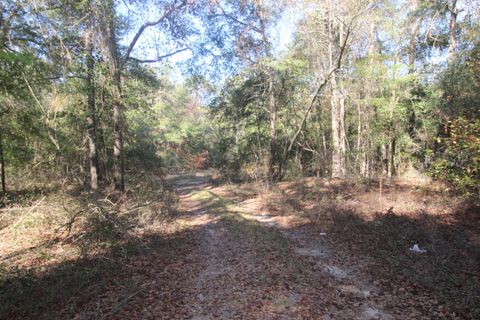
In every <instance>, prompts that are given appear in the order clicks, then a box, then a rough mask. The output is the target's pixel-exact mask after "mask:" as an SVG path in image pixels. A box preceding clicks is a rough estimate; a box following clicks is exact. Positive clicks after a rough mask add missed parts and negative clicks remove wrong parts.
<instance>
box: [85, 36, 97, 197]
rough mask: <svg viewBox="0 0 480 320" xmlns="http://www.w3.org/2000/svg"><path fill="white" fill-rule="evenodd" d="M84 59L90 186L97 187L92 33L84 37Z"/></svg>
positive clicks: (95, 188)
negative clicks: (85, 66)
mask: <svg viewBox="0 0 480 320" xmlns="http://www.w3.org/2000/svg"><path fill="white" fill-rule="evenodd" d="M85 42H86V44H85V47H86V60H87V77H86V82H87V117H86V119H85V122H86V125H87V130H86V138H87V149H88V150H87V152H88V159H89V167H90V188H91V189H92V190H97V189H98V156H97V125H96V108H95V81H94V75H95V70H94V67H95V61H94V58H93V42H92V35H91V34H87V36H86V39H85Z"/></svg>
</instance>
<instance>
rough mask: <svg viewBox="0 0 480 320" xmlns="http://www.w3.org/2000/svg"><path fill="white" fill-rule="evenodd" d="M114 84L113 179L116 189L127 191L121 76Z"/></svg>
mask: <svg viewBox="0 0 480 320" xmlns="http://www.w3.org/2000/svg"><path fill="white" fill-rule="evenodd" d="M117 77H118V79H116V84H114V87H115V89H114V103H113V110H112V111H113V181H112V185H113V187H114V188H115V190H120V191H122V192H123V191H125V174H124V173H125V167H124V161H123V132H122V131H123V123H122V111H123V110H122V104H121V100H120V99H121V91H120V89H121V88H120V79H119V78H120V77H119V76H117Z"/></svg>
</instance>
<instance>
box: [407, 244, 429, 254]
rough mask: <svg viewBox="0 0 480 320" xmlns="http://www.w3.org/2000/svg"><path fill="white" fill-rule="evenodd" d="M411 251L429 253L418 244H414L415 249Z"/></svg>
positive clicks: (412, 248)
mask: <svg viewBox="0 0 480 320" xmlns="http://www.w3.org/2000/svg"><path fill="white" fill-rule="evenodd" d="M410 251H413V252H415V253H425V252H427V250H425V249H420V247H419V246H418V244H414V245H413V247H411V248H410Z"/></svg>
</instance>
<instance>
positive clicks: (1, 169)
mask: <svg viewBox="0 0 480 320" xmlns="http://www.w3.org/2000/svg"><path fill="white" fill-rule="evenodd" d="M0 175H1V183H2V194H3V193H5V192H7V184H6V183H5V158H4V156H3V140H2V132H1V131H0Z"/></svg>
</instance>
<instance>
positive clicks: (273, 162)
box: [268, 71, 281, 182]
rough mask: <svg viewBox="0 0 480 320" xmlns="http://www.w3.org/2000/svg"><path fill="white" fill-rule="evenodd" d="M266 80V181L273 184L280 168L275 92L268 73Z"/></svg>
mask: <svg viewBox="0 0 480 320" xmlns="http://www.w3.org/2000/svg"><path fill="white" fill-rule="evenodd" d="M269 73H270V74H269V78H270V79H269V80H268V105H269V109H270V148H269V154H268V181H269V182H274V181H276V180H277V179H278V178H279V177H280V174H281V173H280V170H281V169H280V168H279V167H278V166H277V163H278V161H277V160H278V159H277V156H278V154H277V153H278V152H277V147H278V146H277V143H278V142H277V117H278V110H277V103H276V101H275V91H274V83H273V74H272V72H271V71H270V72H269Z"/></svg>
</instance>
